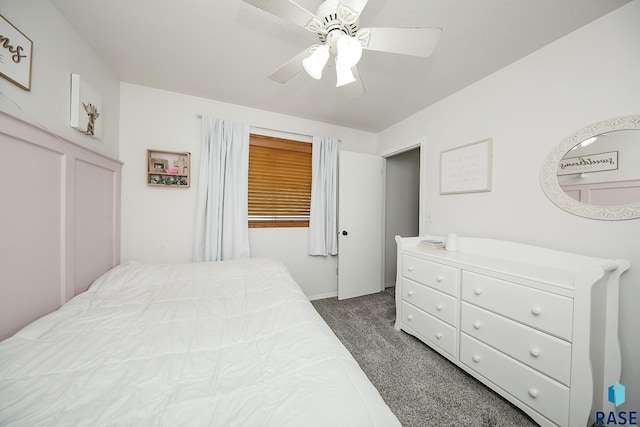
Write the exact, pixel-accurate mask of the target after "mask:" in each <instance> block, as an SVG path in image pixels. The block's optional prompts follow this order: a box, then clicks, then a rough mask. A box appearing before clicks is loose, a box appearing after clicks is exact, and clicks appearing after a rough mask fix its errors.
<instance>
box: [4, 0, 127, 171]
mask: <svg viewBox="0 0 640 427" xmlns="http://www.w3.org/2000/svg"><path fill="white" fill-rule="evenodd" d="M0 13H2V16H4V17H5V18H6V19H8V20H9V21H10V22H11V23H12V24H13V25H14V26H16V27H17V28H18V29H19V30H20V31H22V32H23V33H24V34H25V35H26V36H27V37H29V38H30V39H31V40H32V41H33V60H32V64H31V67H32V69H31V91H26V90H24V89H21V88H19V87H18V86H16V85H14V84H13V83H11V82H9V81H8V80H5V79H4V78H0V92H2V93H1V94H0V109H1V110H2V111H5V112H6V113H8V114H11V115H14V116H16V117H19V118H21V119H23V120H26V121H28V122H31V123H34V124H37V125H39V126H40V127H43V128H45V129H47V130H49V131H50V132H52V133H54V134H56V135H58V136H61V137H63V138H66V139H68V140H70V141H71V142H74V143H76V144H80V145H82V146H85V147H88V148H90V149H92V150H94V151H96V152H98V153H101V154H104V155H106V156H109V157H111V158H114V159H117V158H118V120H119V114H120V113H119V108H120V101H119V98H120V87H119V79H118V78H117V77H116V75H115V74H114V73H113V72H112V71H111V70H110V69H109V67H107V66H106V64H105V63H104V62H103V61H102V59H100V58H99V57H98V56H97V55H96V54H95V52H93V50H92V49H91V48H90V47H89V45H88V44H87V43H86V42H85V41H84V39H82V38H81V37H80V36H79V35H78V33H77V32H76V31H75V30H74V29H73V28H72V27H71V26H70V25H69V23H68V21H67V20H66V19H65V18H64V17H63V16H62V15H60V13H59V12H58V10H57V9H56V8H55V7H54V6H53V5H52V4H51V3H50V2H49V1H47V0H19V1H16V0H0ZM72 73H75V74H80V76H81V77H83V78H85V79H86V80H87V81H88V82H89V83H90V84H91V86H92V87H93V88H94V89H95V90H96V91H97V92H99V93H100V94H101V96H102V112H101V113H100V117H99V118H98V120H102V140H96V139H93V138H91V137H89V136H86V135H84V134H82V133H80V132H79V131H77V130H75V129H73V128H71V127H70V126H69V112H70V108H71V107H70V99H71V96H70V93H71V74H72Z"/></svg>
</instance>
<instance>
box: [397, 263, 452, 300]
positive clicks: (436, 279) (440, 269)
mask: <svg viewBox="0 0 640 427" xmlns="http://www.w3.org/2000/svg"><path fill="white" fill-rule="evenodd" d="M402 269H403V271H402V275H403V276H404V277H406V278H408V279H411V280H413V281H415V282H418V283H422V284H423V285H427V286H431V287H432V288H434V289H437V290H439V291H440V292H444V293H446V294H449V295H453V296H454V297H457V296H458V286H457V282H458V281H457V278H458V269H456V268H454V267H449V266H448V265H443V264H438V263H436V262H431V261H426V260H424V259H420V258H416V257H412V256H410V255H403V256H402Z"/></svg>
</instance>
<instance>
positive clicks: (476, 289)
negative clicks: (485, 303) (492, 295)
mask: <svg viewBox="0 0 640 427" xmlns="http://www.w3.org/2000/svg"><path fill="white" fill-rule="evenodd" d="M473 293H474V294H476V295H480V294H481V293H482V289H480V288H475V289H474V290H473Z"/></svg>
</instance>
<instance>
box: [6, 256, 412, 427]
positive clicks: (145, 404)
mask: <svg viewBox="0 0 640 427" xmlns="http://www.w3.org/2000/svg"><path fill="white" fill-rule="evenodd" d="M0 425H2V426H20V427H23V426H40V425H46V426H67V425H77V426H112V425H118V426H120V425H128V426H149V425H153V426H171V427H175V426H183V425H184V426H367V427H368V426H399V425H400V424H399V422H398V420H397V419H396V418H395V416H394V415H393V414H392V413H391V411H390V410H389V408H388V407H387V406H386V404H385V403H384V401H383V400H382V398H381V397H380V395H379V394H378V392H377V390H376V389H375V388H374V387H373V385H372V384H371V383H370V382H369V380H368V379H367V377H366V376H365V374H364V373H363V372H362V371H361V370H360V368H359V366H358V364H357V363H356V362H355V360H354V359H353V357H352V356H351V354H349V352H348V351H347V350H346V349H345V348H344V346H343V345H342V344H341V343H340V341H339V340H338V339H337V338H336V337H335V335H334V334H333V332H332V331H331V330H330V329H329V327H328V326H327V325H326V324H325V322H324V321H323V320H322V318H321V317H320V316H319V315H318V314H317V312H316V311H315V310H314V308H313V306H312V305H311V304H310V303H309V301H308V300H307V298H306V297H305V296H304V294H303V293H302V291H301V290H300V288H299V286H298V285H297V284H296V283H295V282H294V281H293V279H292V278H291V276H290V275H289V273H288V272H287V270H286V269H285V268H284V267H283V266H282V264H280V263H277V262H273V261H268V260H264V259H247V260H237V261H225V262H218V263H197V264H179V265H143V264H138V263H127V264H123V265H121V266H118V267H116V268H114V269H113V270H111V271H109V272H108V273H106V274H105V275H104V276H103V277H101V278H100V279H98V280H97V281H96V282H95V283H94V284H93V285H92V286H91V287H90V289H89V290H88V291H87V292H85V293H83V294H81V295H78V296H76V297H75V298H74V299H72V300H71V301H69V302H68V303H67V304H65V305H64V306H63V307H62V308H61V309H59V310H58V311H56V312H54V313H52V314H50V315H48V316H45V317H43V318H42V319H40V320H38V321H36V322H35V323H33V324H31V325H29V326H27V327H26V328H24V329H23V330H22V331H20V332H18V333H17V334H16V335H14V336H13V337H11V338H9V339H7V340H5V341H3V342H1V343H0Z"/></svg>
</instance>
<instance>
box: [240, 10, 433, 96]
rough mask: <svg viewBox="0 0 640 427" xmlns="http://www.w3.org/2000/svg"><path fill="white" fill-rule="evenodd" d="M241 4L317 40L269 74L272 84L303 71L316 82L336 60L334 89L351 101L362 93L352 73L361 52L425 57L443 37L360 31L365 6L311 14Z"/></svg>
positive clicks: (422, 31)
mask: <svg viewBox="0 0 640 427" xmlns="http://www.w3.org/2000/svg"><path fill="white" fill-rule="evenodd" d="M244 1H245V2H247V3H249V4H252V5H254V6H256V7H258V8H260V9H263V10H265V11H267V12H269V13H272V14H273V15H276V16H278V17H280V18H283V19H285V20H287V21H290V22H292V23H294V24H296V25H299V26H301V27H303V28H305V29H307V30H309V31H311V32H314V33H316V34H317V35H318V38H319V39H320V44H315V45H312V46H310V47H308V48H307V49H305V50H303V51H302V52H300V53H299V54H298V55H296V56H294V57H293V58H291V59H290V60H289V61H287V62H285V63H284V64H283V65H282V66H280V67H279V68H278V69H276V70H275V71H273V72H272V73H271V74H269V78H270V79H272V80H274V81H276V82H279V83H286V82H287V81H289V80H290V79H291V78H293V77H294V76H296V75H297V74H298V73H299V72H300V71H302V70H303V69H304V70H305V71H306V72H307V73H308V74H309V75H310V76H311V77H313V78H314V79H320V78H321V77H322V70H323V68H324V67H325V65H326V63H327V62H328V60H329V58H330V57H331V55H335V64H336V77H337V84H336V87H342V88H343V90H344V91H345V94H346V96H347V97H349V98H354V97H357V96H360V95H362V94H363V93H364V87H363V85H362V82H361V80H360V77H359V75H358V69H357V67H356V64H357V63H358V61H359V60H360V57H361V55H362V50H363V49H366V50H376V51H380V52H390V53H397V54H404V55H413V56H422V57H427V56H429V55H431V53H432V52H433V50H434V49H435V47H436V44H437V43H438V40H439V38H440V34H441V33H442V29H441V28H366V27H360V22H359V18H360V13H361V12H362V10H363V9H364V8H365V6H366V5H367V1H368V0H325V1H323V2H322V4H321V5H320V7H319V8H318V11H317V13H315V14H314V13H312V12H310V11H309V10H307V9H305V8H304V7H302V6H300V5H299V4H297V3H295V2H294V1H293V0H244Z"/></svg>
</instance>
